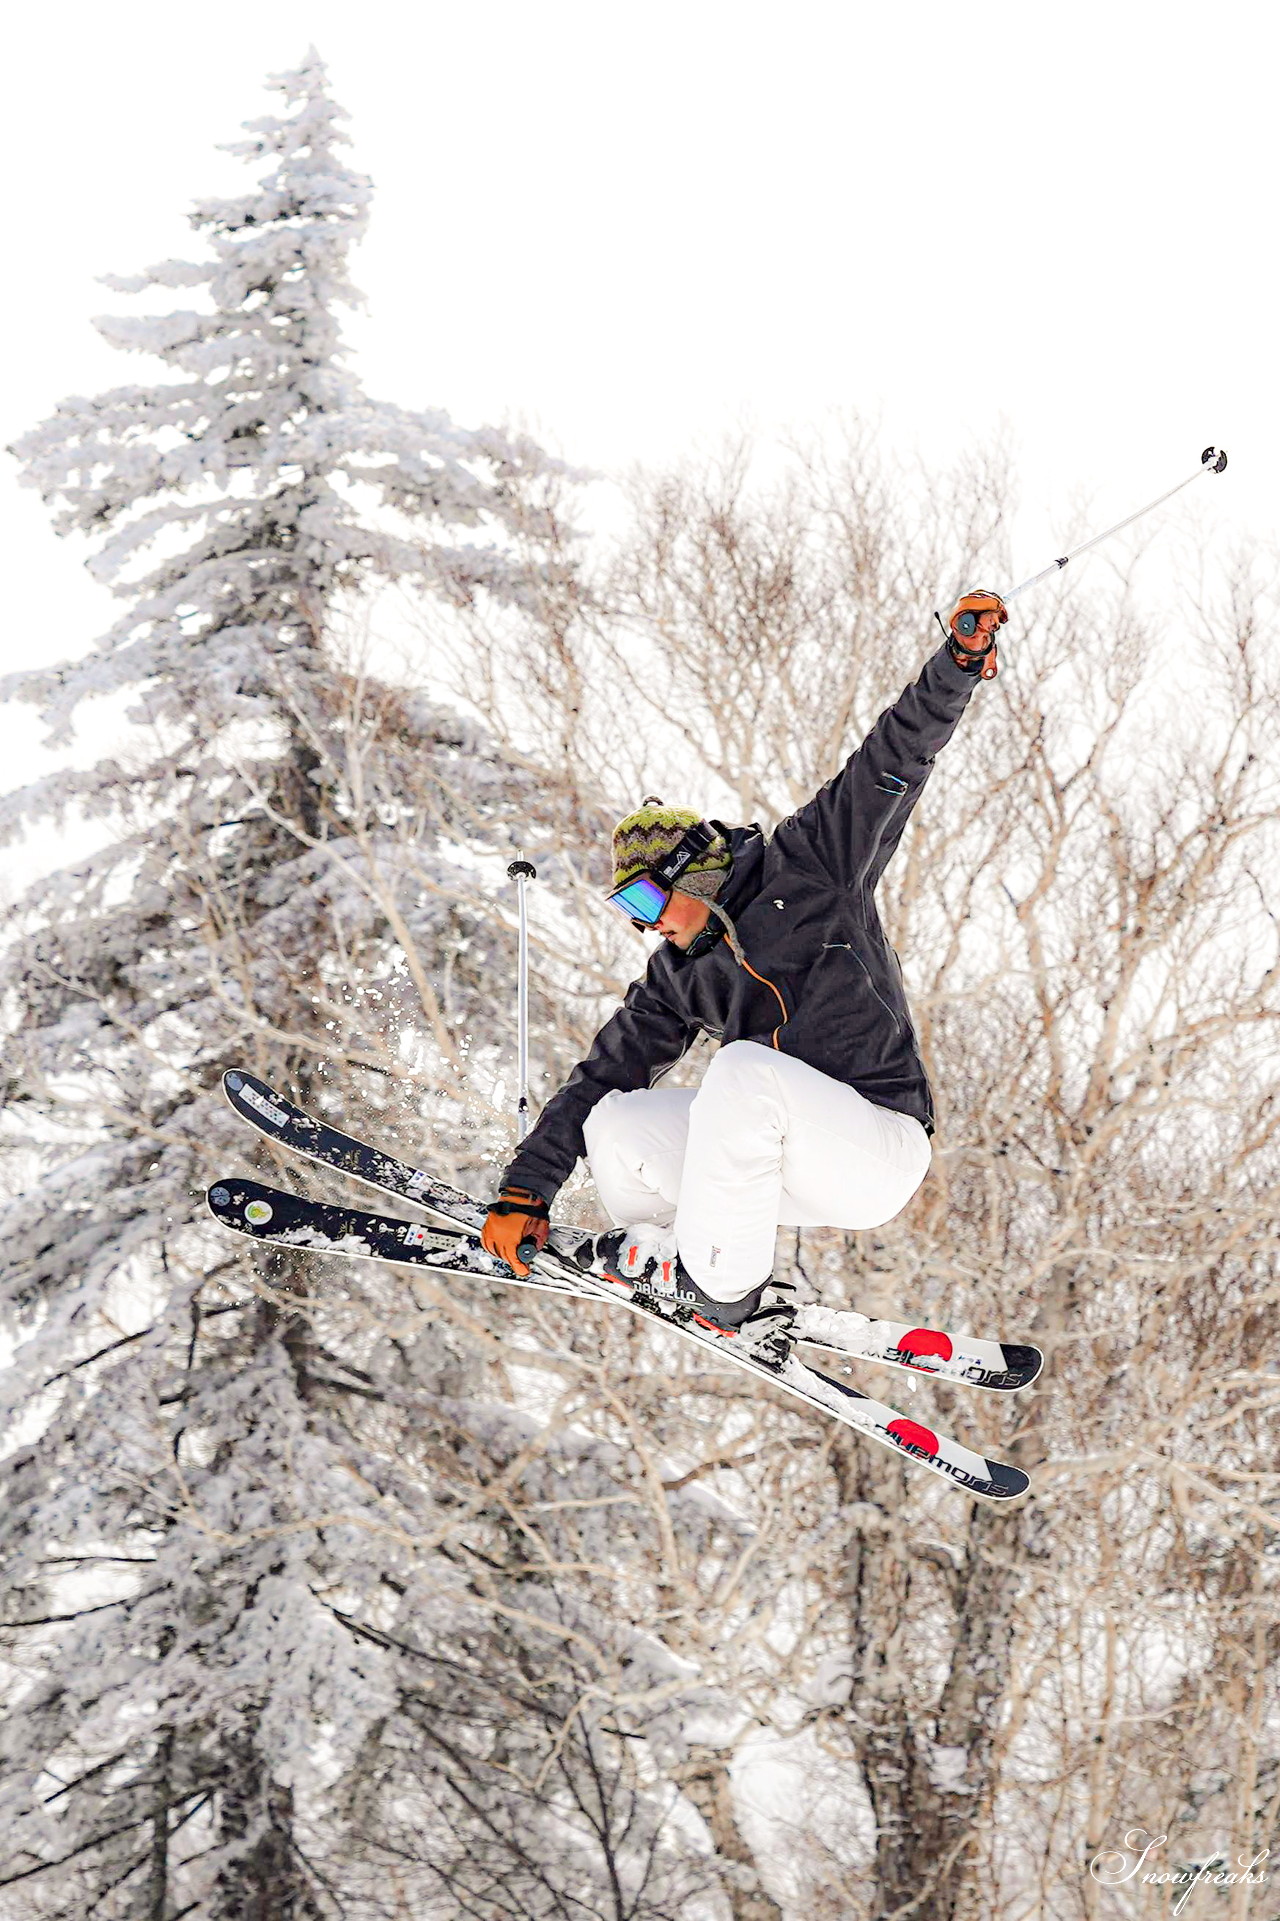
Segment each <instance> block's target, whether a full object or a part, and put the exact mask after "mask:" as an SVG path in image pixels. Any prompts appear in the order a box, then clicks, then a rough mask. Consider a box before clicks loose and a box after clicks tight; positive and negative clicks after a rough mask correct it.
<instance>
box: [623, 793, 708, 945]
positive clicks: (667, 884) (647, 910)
mask: <svg viewBox="0 0 1280 1921" xmlns="http://www.w3.org/2000/svg"><path fill="white" fill-rule="evenodd" d="M715 837H716V830H715V828H714V827H711V826H709V825H708V824H707V822H706V821H705V820H700V821H698V822H697V824H696V825H695V826H693V827H691V828H690V829H689V831H688V833H687V834H685V835H684V837H683V839H681V840H679V841H677V842H676V845H675V846H674V847H673V848H672V849H671V852H670V853H669V854H667V855H666V856H665V857H664V858H663V859H662V860H660V861H657V862H655V864H654V865H653V866H652V867H650V868H646V869H645V870H644V871H643V872H642V873H639V874H633V875H632V877H631V879H630V880H628V881H624V882H623V884H622V886H621V887H615V888H614V890H613V892H612V893H611V894H609V895H606V899H607V900H608V902H609V905H610V907H616V908H617V910H618V912H619V913H620V914H622V915H624V916H625V917H626V919H627V920H629V921H630V922H631V925H632V926H633V927H638V928H639V929H640V930H641V932H643V931H644V930H645V929H646V928H649V927H656V926H657V924H658V922H659V921H660V920H661V919H662V916H663V913H664V912H665V910H666V905H667V902H668V901H669V900H670V899H671V895H672V890H673V889H674V887H675V884H676V882H677V881H678V880H679V878H680V876H681V874H683V873H684V872H685V870H686V868H687V867H688V866H689V865H690V863H691V862H692V861H695V860H697V858H698V856H699V854H705V853H706V851H707V849H708V847H710V845H711V843H712V841H713V840H714V839H715Z"/></svg>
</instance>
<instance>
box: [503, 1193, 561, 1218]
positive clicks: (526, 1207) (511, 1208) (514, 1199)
mask: <svg viewBox="0 0 1280 1921" xmlns="http://www.w3.org/2000/svg"><path fill="white" fill-rule="evenodd" d="M489 1212H490V1213H491V1214H527V1215H528V1217H529V1219H530V1220H531V1221H549V1220H550V1219H551V1209H550V1208H549V1207H548V1206H547V1203H546V1202H545V1201H544V1200H543V1199H542V1197H541V1195H539V1194H530V1193H528V1192H527V1191H526V1190H524V1189H522V1188H519V1187H504V1188H503V1190H502V1192H501V1194H499V1196H498V1198H497V1200H496V1201H491V1202H490V1203H489Z"/></svg>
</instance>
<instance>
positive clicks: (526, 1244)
mask: <svg viewBox="0 0 1280 1921" xmlns="http://www.w3.org/2000/svg"><path fill="white" fill-rule="evenodd" d="M541 1252H542V1250H541V1248H540V1247H539V1246H538V1243H537V1242H536V1241H521V1243H520V1245H519V1247H517V1249H516V1253H517V1255H518V1256H519V1258H520V1259H521V1260H522V1261H523V1262H524V1264H525V1266H526V1267H532V1265H533V1261H534V1256H535V1255H537V1254H540V1253H541Z"/></svg>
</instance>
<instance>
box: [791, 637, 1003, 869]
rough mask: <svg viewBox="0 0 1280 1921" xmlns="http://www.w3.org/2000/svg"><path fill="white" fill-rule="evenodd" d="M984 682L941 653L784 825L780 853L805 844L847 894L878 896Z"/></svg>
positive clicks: (926, 664) (925, 666) (927, 664)
mask: <svg viewBox="0 0 1280 1921" xmlns="http://www.w3.org/2000/svg"><path fill="white" fill-rule="evenodd" d="M977 682H978V676H977V675H976V674H967V673H965V672H964V670H963V669H962V668H960V667H957V665H956V663H955V661H954V660H952V658H951V655H950V654H949V653H948V652H947V649H946V647H945V646H942V647H939V649H938V651H937V653H936V654H932V655H930V657H929V659H928V660H927V661H926V662H925V664H924V667H923V669H922V671H921V674H920V677H919V679H918V680H916V681H913V683H912V684H911V686H910V687H908V688H906V689H905V690H904V691H903V692H902V693H901V694H900V695H899V696H898V698H897V700H896V701H895V702H894V703H893V706H892V707H887V708H886V709H885V711H884V713H883V714H881V716H880V718H879V720H878V721H877V722H876V724H875V726H874V727H873V728H872V729H871V731H870V733H869V734H868V735H867V737H866V739H865V740H864V741H863V743H862V745H861V747H859V748H857V749H856V750H855V751H854V752H853V753H852V754H851V755H850V756H849V759H848V760H847V761H846V762H845V764H844V766H843V767H842V768H841V770H840V772H839V773H838V774H836V775H835V776H834V777H833V778H832V779H831V780H829V781H828V782H827V784H826V786H825V787H822V788H820V789H819V791H818V792H817V793H816V794H815V795H814V797H813V799H812V800H811V801H808V802H807V803H806V805H805V806H803V807H802V808H800V810H799V811H798V812H797V813H795V814H793V815H792V816H791V817H790V819H789V820H785V821H783V823H782V824H781V826H780V827H779V828H778V832H777V836H776V838H777V841H778V843H779V845H780V847H781V849H782V850H783V851H784V852H793V853H794V852H797V851H799V849H798V843H802V844H806V845H807V847H808V850H809V851H810V853H811V854H812V855H813V856H815V857H816V858H817V859H818V860H819V861H820V862H821V864H822V866H823V867H824V868H825V869H826V871H827V872H828V873H829V874H830V876H831V877H832V879H833V880H835V881H836V882H837V883H839V884H840V885H841V886H848V887H852V886H858V885H866V886H867V887H869V888H874V887H875V885H876V883H877V882H878V881H879V879H880V876H881V875H882V874H883V872H884V870H885V868H886V867H887V866H888V864H889V861H890V859H891V857H892V855H893V853H894V850H895V848H896V847H897V845H898V842H899V841H900V840H901V838H902V830H903V828H904V827H905V826H906V824H907V820H908V818H909V817H910V814H911V810H912V808H913V807H914V806H915V804H916V802H917V801H918V800H919V798H920V796H921V794H922V793H923V791H924V784H925V782H926V781H927V780H928V778H929V775H930V774H931V773H932V771H933V761H934V756H935V754H937V752H938V751H939V749H940V748H942V747H945V746H946V744H947V742H948V741H949V740H950V738H951V736H952V734H953V733H954V732H955V729H956V725H957V723H958V722H959V719H960V716H961V715H962V714H963V712H964V710H965V708H966V707H967V706H968V704H969V700H970V697H971V696H972V693H973V690H974V687H975V686H976V685H977Z"/></svg>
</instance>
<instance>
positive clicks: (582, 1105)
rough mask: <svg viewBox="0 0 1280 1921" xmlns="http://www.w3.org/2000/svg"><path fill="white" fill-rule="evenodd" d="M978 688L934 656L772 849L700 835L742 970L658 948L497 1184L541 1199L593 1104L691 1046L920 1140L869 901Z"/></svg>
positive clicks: (902, 997) (907, 1026)
mask: <svg viewBox="0 0 1280 1921" xmlns="http://www.w3.org/2000/svg"><path fill="white" fill-rule="evenodd" d="M976 679H977V675H976V673H974V672H965V671H964V670H963V669H962V668H960V667H958V666H957V665H956V663H955V661H953V660H952V658H951V655H950V654H949V653H948V652H947V649H946V647H945V646H943V647H940V648H939V649H938V651H937V653H936V654H934V655H933V656H932V657H931V658H930V659H929V660H927V661H926V662H925V665H924V669H923V672H922V673H921V675H920V678H919V679H918V680H917V681H915V682H914V683H913V685H912V686H910V687H908V688H907V689H906V691H905V692H904V693H903V694H901V695H900V696H899V698H898V699H897V700H896V701H895V702H894V704H893V706H892V707H889V708H887V709H886V710H885V712H884V713H883V714H881V716H880V718H879V720H878V721H877V722H876V724H875V726H874V727H873V728H872V729H871V732H870V733H869V734H868V735H867V737H866V739H865V740H864V741H863V743H862V745H861V747H859V748H858V749H857V750H856V751H855V752H854V753H853V754H852V755H850V757H849V759H848V760H847V761H846V763H845V765H844V767H843V768H842V769H841V771H840V772H839V773H838V774H837V775H836V776H835V777H834V779H832V780H829V781H828V782H827V784H826V786H825V787H823V788H822V789H821V790H820V791H819V792H818V793H817V794H815V795H814V797H813V799H812V800H811V801H809V802H808V803H807V804H806V805H805V806H804V807H802V808H800V810H799V812H798V813H795V814H792V815H791V816H790V817H789V818H788V819H787V820H784V821H783V822H782V823H781V825H780V826H779V827H778V830H777V832H776V833H775V834H774V836H773V838H772V840H766V838H765V836H764V834H763V832H762V831H761V829H760V828H759V827H757V826H751V827H724V826H723V824H722V823H721V822H719V821H717V822H715V823H713V824H714V825H715V826H717V827H720V828H721V831H722V832H723V833H724V834H725V835H726V837H727V839H728V841H729V845H730V848H731V849H732V852H733V870H732V873H731V874H730V876H729V880H728V882H727V883H726V885H725V887H724V889H723V890H722V892H721V894H720V897H719V904H720V905H721V906H722V907H723V908H724V910H725V912H726V913H727V914H728V915H729V916H730V918H731V919H732V921H733V922H734V925H735V926H736V928H737V931H738V938H739V941H740V942H741V945H742V950H743V952H744V954H745V955H746V958H747V963H748V965H747V966H746V967H743V966H741V965H740V964H739V963H738V961H737V960H736V959H735V958H734V955H733V952H732V949H731V948H730V946H729V943H728V941H727V940H721V941H718V942H717V943H716V945H715V946H714V947H713V948H712V949H711V950H710V952H709V953H706V954H701V955H699V956H698V957H697V959H695V960H691V959H690V958H689V956H688V955H687V954H682V953H681V952H680V950H679V949H678V948H676V947H673V946H672V945H671V944H670V942H666V941H664V942H663V944H662V945H661V946H660V947H659V948H658V950H657V952H656V953H655V954H654V955H653V956H652V958H651V959H650V961H649V965H648V968H647V969H646V972H645V975H644V978H643V980H638V981H634V982H633V983H632V985H631V987H630V988H629V989H628V991H627V996H626V999H625V1001H624V1002H623V1004H622V1006H621V1007H620V1008H619V1009H618V1012H617V1013H616V1014H615V1015H613V1017H612V1019H610V1020H608V1021H606V1023H605V1025H604V1026H603V1027H602V1028H601V1029H600V1032H599V1033H598V1034H597V1035H596V1038H595V1041H594V1043H593V1044H592V1048H591V1052H590V1053H589V1054H588V1055H587V1058H586V1059H585V1060H584V1061H581V1062H580V1063H579V1064H578V1066H577V1067H575V1068H574V1070H573V1072H572V1074H570V1076H569V1078H568V1080H567V1081H566V1082H565V1084H564V1086H563V1087H562V1088H561V1089H560V1091H559V1093H558V1094H556V1095H554V1096H553V1097H552V1099H551V1100H550V1101H548V1103H547V1105H546V1107H545V1109H544V1110H543V1113H542V1116H541V1119H540V1120H539V1121H538V1123H537V1126H536V1127H534V1128H533V1129H532V1130H531V1131H530V1133H529V1135H528V1137H527V1139H526V1140H525V1141H524V1143H523V1144H522V1146H521V1148H520V1150H519V1152H518V1153H517V1155H516V1157H515V1159H514V1160H513V1161H512V1162H511V1164H510V1166H509V1167H508V1168H507V1170H506V1173H505V1175H504V1176H503V1185H504V1186H510V1187H523V1188H527V1189H529V1190H531V1191H532V1192H533V1193H535V1194H540V1195H541V1196H542V1197H543V1199H544V1200H546V1201H551V1200H552V1199H553V1198H554V1196H555V1194H556V1191H557V1189H558V1188H559V1187H560V1185H561V1183H562V1182H563V1181H565V1180H567V1179H568V1177H569V1175H570V1174H571V1173H572V1171H573V1168H574V1165H575V1163H576V1162H577V1161H578V1159H579V1157H580V1156H581V1155H582V1154H583V1153H584V1152H585V1144H584V1142H583V1137H582V1128H583V1123H584V1122H585V1120H586V1118H587V1115H588V1114H589V1113H590V1112H591V1109H592V1108H593V1107H594V1106H595V1104H596V1102H597V1101H599V1100H602V1099H603V1098H604V1096H605V1095H606V1094H608V1093H611V1092H612V1091H613V1090H614V1089H623V1090H625V1091H629V1090H631V1089H633V1088H639V1087H651V1086H652V1085H653V1083H654V1081H656V1080H657V1079H658V1077H659V1076H660V1075H661V1074H663V1073H664V1072H665V1071H666V1070H667V1069H668V1068H669V1067H671V1066H672V1065H673V1064H674V1063H675V1062H676V1061H677V1060H679V1058H680V1056H681V1055H682V1054H683V1053H684V1052H685V1051H686V1049H687V1048H689V1047H690V1046H692V1044H693V1042H694V1041H695V1040H696V1039H697V1037H698V1035H699V1034H704V1033H705V1034H713V1035H715V1037H716V1038H717V1039H718V1040H720V1041H721V1042H724V1043H726V1044H727V1043H728V1042H729V1041H740V1040H751V1041H759V1042H761V1043H762V1044H763V1045H764V1046H766V1047H776V1048H779V1049H780V1050H781V1052H782V1053H784V1054H793V1055H795V1057H796V1059H797V1060H802V1061H807V1062H808V1063H809V1065H810V1066H811V1067H816V1068H818V1069H819V1070H820V1072H822V1073H823V1074H829V1075H831V1076H832V1078H833V1079H835V1080H838V1081H845V1082H847V1083H848V1085H849V1086H850V1087H856V1088H857V1090H858V1092H859V1093H860V1094H863V1095H865V1096H866V1098H867V1099H868V1100H869V1101H875V1102H876V1103H877V1104H878V1105H879V1106H881V1107H891V1108H895V1109H897V1111H898V1112H899V1113H903V1114H913V1115H914V1116H915V1118H916V1119H917V1120H918V1121H921V1122H922V1123H923V1124H924V1126H925V1127H926V1128H927V1129H928V1130H929V1132H930V1133H932V1131H933V1102H932V1098H931V1096H930V1092H929V1083H928V1080H927V1078H926V1076H925V1071H924V1067H923V1064H922V1063H921V1060H920V1054H919V1050H918V1048H917V1045H916V1037H915V1033H914V1031H913V1029H912V1026H911V1016H910V1013H909V1011H908V1008H907V1000H906V994H905V992H904V989H903V984H902V972H901V969H900V968H899V966H898V957H897V955H896V954H895V953H894V951H893V949H892V947H891V946H890V945H889V942H888V941H887V939H886V938H885V935H884V930H883V929H882V927H881V925H880V917H879V915H878V914H877V912H876V904H875V890H876V886H877V883H878V882H879V880H880V876H881V875H882V874H883V873H884V870H885V868H886V867H887V866H888V864H889V861H890V859H891V858H892V856H893V853H894V851H895V849H896V848H897V845H898V842H899V841H900V840H901V838H902V830H903V828H904V827H905V826H906V824H907V817H908V815H909V814H910V812H911V810H912V808H913V807H914V806H915V804H916V802H917V801H918V800H919V798H920V795H921V793H922V792H923V790H924V784H925V782H926V781H927V780H928V778H929V775H930V772H931V771H932V768H933V760H934V756H935V754H936V753H937V752H938V750H939V748H941V747H945V745H946V743H947V741H948V740H949V739H950V738H951V735H952V733H953V732H954V731H955V727H956V724H957V722H958V721H959V719H960V716H961V714H962V713H963V712H964V710H965V707H966V706H967V705H968V702H969V698H970V696H971V694H972V693H973V689H974V685H975V682H976Z"/></svg>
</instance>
